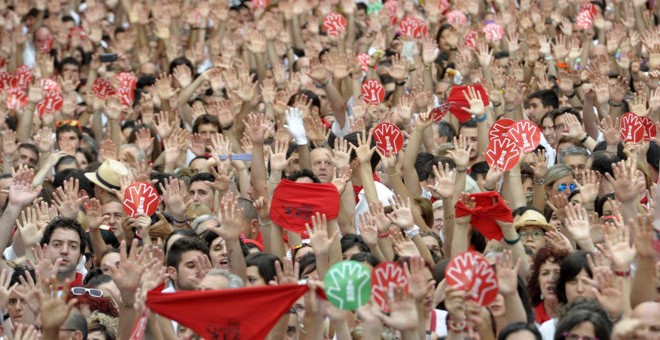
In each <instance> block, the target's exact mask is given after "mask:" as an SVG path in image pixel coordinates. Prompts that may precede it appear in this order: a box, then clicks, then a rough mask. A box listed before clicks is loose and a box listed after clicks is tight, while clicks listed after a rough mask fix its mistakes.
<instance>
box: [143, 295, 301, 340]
mask: <svg viewBox="0 0 660 340" xmlns="http://www.w3.org/2000/svg"><path fill="white" fill-rule="evenodd" d="M308 290H309V287H308V286H306V285H282V286H261V287H247V288H237V289H226V290H207V291H184V292H176V293H162V292H160V291H158V290H151V291H149V293H147V307H149V309H151V311H153V312H155V313H158V314H160V315H163V316H165V317H167V318H169V319H172V320H174V321H176V322H178V323H180V324H182V325H184V326H186V327H188V328H190V329H192V330H193V331H195V333H197V334H198V335H199V336H201V337H202V338H204V339H264V338H266V336H267V335H268V332H270V330H271V328H273V326H275V324H276V323H277V321H278V320H279V319H280V317H282V315H283V314H284V313H285V312H286V311H287V310H289V308H291V305H293V303H294V302H296V300H298V298H299V297H301V296H302V295H303V294H305V293H306V292H307V291H308Z"/></svg>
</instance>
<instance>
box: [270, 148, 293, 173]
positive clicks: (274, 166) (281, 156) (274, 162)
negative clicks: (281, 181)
mask: <svg viewBox="0 0 660 340" xmlns="http://www.w3.org/2000/svg"><path fill="white" fill-rule="evenodd" d="M288 150H289V141H288V140H286V141H282V140H275V150H273V151H272V152H271V153H270V171H271V173H275V172H282V171H283V170H284V169H285V168H286V167H287V165H288V164H289V160H290V159H287V158H286V153H287V151H288Z"/></svg>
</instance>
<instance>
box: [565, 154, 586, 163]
mask: <svg viewBox="0 0 660 340" xmlns="http://www.w3.org/2000/svg"><path fill="white" fill-rule="evenodd" d="M586 161H587V156H585V155H580V154H571V155H566V156H564V163H570V162H586Z"/></svg>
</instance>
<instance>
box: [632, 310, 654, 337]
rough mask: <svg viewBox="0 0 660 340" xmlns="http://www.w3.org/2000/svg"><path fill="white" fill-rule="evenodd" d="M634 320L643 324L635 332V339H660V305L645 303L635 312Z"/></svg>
mask: <svg viewBox="0 0 660 340" xmlns="http://www.w3.org/2000/svg"><path fill="white" fill-rule="evenodd" d="M632 316H633V318H635V319H638V320H640V321H641V322H642V324H641V327H639V328H638V330H637V331H636V332H635V335H636V336H637V337H636V338H635V339H647V340H648V339H650V340H659V339H660V303H657V302H644V303H641V304H639V305H637V307H635V309H634V310H633V315H632Z"/></svg>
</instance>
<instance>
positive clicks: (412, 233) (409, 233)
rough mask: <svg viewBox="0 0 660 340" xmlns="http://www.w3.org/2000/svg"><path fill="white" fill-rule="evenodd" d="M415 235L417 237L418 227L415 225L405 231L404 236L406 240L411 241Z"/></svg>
mask: <svg viewBox="0 0 660 340" xmlns="http://www.w3.org/2000/svg"><path fill="white" fill-rule="evenodd" d="M417 235H419V227H418V226H416V225H415V226H413V227H412V228H411V229H409V230H406V236H408V238H409V239H411V240H412V239H413V238H414V237H415V236H417Z"/></svg>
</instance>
